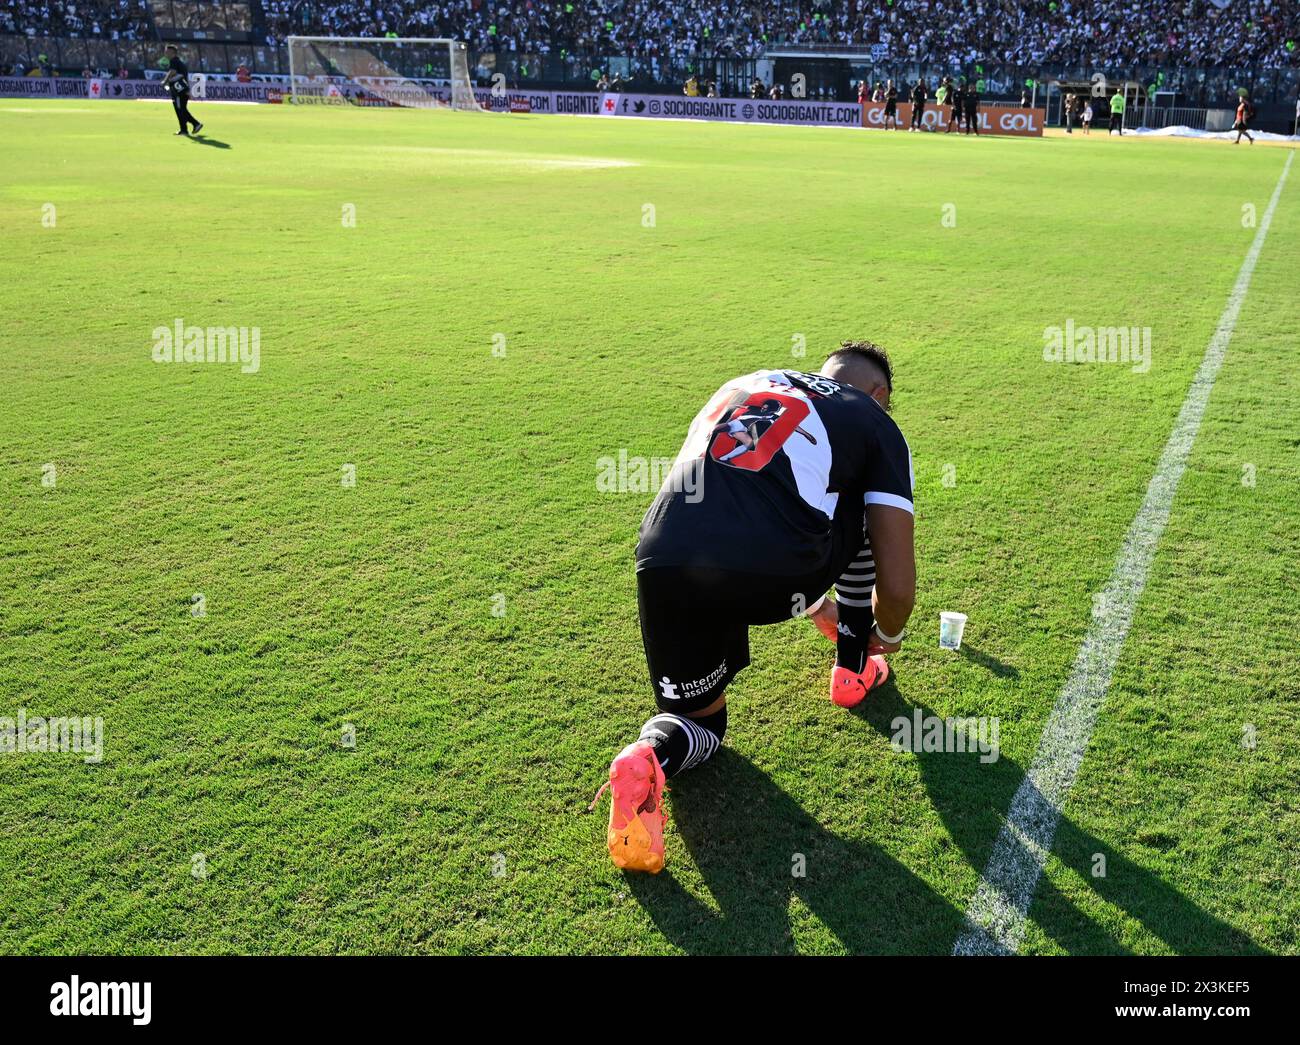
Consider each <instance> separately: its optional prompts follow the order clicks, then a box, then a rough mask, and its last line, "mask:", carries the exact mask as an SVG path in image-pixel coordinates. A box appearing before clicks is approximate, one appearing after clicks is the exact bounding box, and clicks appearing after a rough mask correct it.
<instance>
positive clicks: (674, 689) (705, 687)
mask: <svg viewBox="0 0 1300 1045" xmlns="http://www.w3.org/2000/svg"><path fill="white" fill-rule="evenodd" d="M726 677H727V662H726V661H725V660H724V661H723V662H722V663H721V664H719V665H718V666H717V667H716V668H714V669H713V670H712V671H710V672H709V673H708V674H707V675H705V676H704V678H702V679H691V680H690V681H689V682H674V681H673V680H672V679H670V678H669V677H668V676H667V675H665V676H664V677H663V678H661V679H660V680H659V692H660V693H661V694H662V695H663V698H664V700H689V699H690V698H691V697H698V696H700V694H702V693H708V692H710V691H711V690H712V689H713V687H714V686H716V685H717V684H718V683H719V682H721V681H722V680H723V679H724V678H726ZM679 690H680V692H678V691H679Z"/></svg>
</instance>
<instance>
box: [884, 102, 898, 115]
mask: <svg viewBox="0 0 1300 1045" xmlns="http://www.w3.org/2000/svg"><path fill="white" fill-rule="evenodd" d="M885 115H886V116H897V115H898V103H897V102H885Z"/></svg>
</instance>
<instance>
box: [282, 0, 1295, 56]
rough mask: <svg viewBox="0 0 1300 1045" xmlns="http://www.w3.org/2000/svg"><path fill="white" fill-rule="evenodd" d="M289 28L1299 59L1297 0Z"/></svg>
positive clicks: (621, 14)
mask: <svg viewBox="0 0 1300 1045" xmlns="http://www.w3.org/2000/svg"><path fill="white" fill-rule="evenodd" d="M262 8H263V10H264V14H265V24H266V27H267V32H268V42H269V43H280V42H282V41H283V40H284V39H285V37H287V36H289V35H290V34H291V33H319V34H324V35H339V36H343V35H360V36H372V35H373V36H382V35H383V34H385V33H393V34H395V35H399V36H455V37H457V38H460V39H463V40H465V41H466V42H467V43H468V44H469V48H470V50H471V51H489V50H496V51H513V52H518V53H522V54H539V55H543V54H552V53H557V52H559V51H569V52H573V51H586V52H589V53H594V54H607V55H626V56H631V57H637V58H642V59H652V58H653V59H660V60H663V59H669V60H677V59H680V58H684V57H689V56H693V55H710V56H718V57H737V58H752V57H758V56H759V55H761V54H762V52H763V49H764V48H765V47H767V46H768V45H770V44H777V43H781V44H807V45H820V46H870V45H871V44H884V45H885V46H886V47H887V48H888V53H889V57H890V58H891V59H894V60H903V61H906V60H933V59H934V58H936V57H940V56H942V57H943V58H946V59H949V60H952V61H955V62H958V63H966V62H973V61H987V62H994V63H1005V64H1012V65H1029V64H1034V63H1037V62H1064V63H1091V64H1127V63H1137V62H1145V63H1191V64H1211V65H1237V64H1240V65H1247V64H1250V65H1262V66H1264V67H1266V68H1279V67H1283V66H1287V65H1294V64H1295V63H1296V62H1297V61H1298V60H1300V53H1298V52H1297V48H1298V47H1300V2H1297V0H1272V2H1265V0H1223V6H1220V4H1219V2H1218V0H973V2H972V0H892V2H888V0H847V2H840V3H834V2H832V0H786V2H782V0H522V2H516V3H509V4H507V3H504V2H500V0H496V2H494V0H343V2H341V3H305V4H304V3H301V2H297V0H262Z"/></svg>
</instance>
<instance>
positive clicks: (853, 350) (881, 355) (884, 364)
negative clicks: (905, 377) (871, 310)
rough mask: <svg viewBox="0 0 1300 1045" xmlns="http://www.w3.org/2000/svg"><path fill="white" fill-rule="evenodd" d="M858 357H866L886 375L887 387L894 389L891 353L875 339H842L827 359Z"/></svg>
mask: <svg viewBox="0 0 1300 1045" xmlns="http://www.w3.org/2000/svg"><path fill="white" fill-rule="evenodd" d="M836 356H840V357H856V358H858V359H865V360H867V362H869V363H871V364H872V365H873V366H875V367H876V369H878V370H879V371H880V372H881V373H882V374H884V375H885V387H886V388H888V389H889V390H890V391H891V392H892V391H893V390H894V365H893V364H892V363H890V361H889V353H888V352H886V351H885V350H884V349H883V348H881V347H880V346H879V345H877V344H876V343H875V342H873V341H841V342H840V347H839V348H837V349H836V350H835V351H834V352H832V353H831V354H830V355H828V356H827V357H826V358H827V359H834V358H835V357H836Z"/></svg>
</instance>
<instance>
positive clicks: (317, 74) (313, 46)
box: [288, 36, 483, 112]
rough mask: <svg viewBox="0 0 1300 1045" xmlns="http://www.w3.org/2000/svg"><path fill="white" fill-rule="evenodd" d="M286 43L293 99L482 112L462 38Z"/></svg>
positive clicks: (323, 38)
mask: <svg viewBox="0 0 1300 1045" xmlns="http://www.w3.org/2000/svg"><path fill="white" fill-rule="evenodd" d="M288 42H289V90H290V97H291V99H292V101H293V102H294V103H295V104H311V103H315V104H325V105H379V106H400V107H402V108H414V109H457V110H459V111H461V112H482V111H483V109H482V107H481V106H480V105H479V104H478V102H477V100H476V99H475V97H474V84H473V83H472V82H471V80H470V78H469V52H468V51H467V50H466V47H465V44H464V43H463V42H462V41H460V40H452V39H446V38H436V39H424V38H420V37H390V36H381V37H369V36H291V37H289V41H288Z"/></svg>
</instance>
